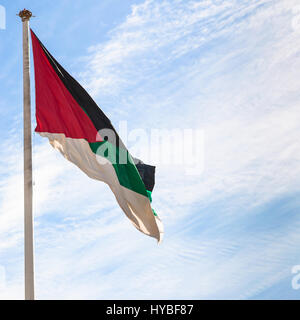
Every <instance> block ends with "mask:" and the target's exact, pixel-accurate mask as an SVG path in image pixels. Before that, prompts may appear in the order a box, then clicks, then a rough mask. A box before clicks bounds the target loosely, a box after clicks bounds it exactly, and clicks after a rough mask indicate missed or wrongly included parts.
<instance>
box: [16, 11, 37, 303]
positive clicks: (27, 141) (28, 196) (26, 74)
mask: <svg viewBox="0 0 300 320" xmlns="http://www.w3.org/2000/svg"><path fill="white" fill-rule="evenodd" d="M19 16H20V17H21V19H22V24H23V94H24V111H23V112H24V256H25V300H34V263H33V216H32V146H31V107H30V104H31V101H30V63H29V56H30V54H29V20H30V18H31V16H32V13H31V12H30V11H28V10H25V9H24V10H22V11H20V13H19Z"/></svg>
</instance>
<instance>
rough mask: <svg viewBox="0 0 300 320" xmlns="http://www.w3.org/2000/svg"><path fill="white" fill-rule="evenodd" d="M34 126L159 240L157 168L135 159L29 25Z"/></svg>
mask: <svg viewBox="0 0 300 320" xmlns="http://www.w3.org/2000/svg"><path fill="white" fill-rule="evenodd" d="M31 38H32V47H33V57H34V71H35V95H36V122H37V126H36V129H35V131H36V132H37V133H39V134H40V135H41V136H42V137H47V138H48V139H49V142H50V144H51V145H52V146H53V147H54V148H55V149H56V150H58V151H60V152H61V154H62V155H63V156H64V157H65V158H66V159H68V160H69V161H71V162H72V163H74V164H75V165H76V166H77V167H79V168H80V169H81V170H82V171H83V172H85V173H86V174H87V175H88V176H89V177H90V178H93V179H96V180H100V181H103V182H105V183H107V184H108V186H109V187H110V189H111V191H112V192H113V193H114V195H115V197H116V200H117V202H118V204H119V206H120V207H121V208H122V210H123V211H124V213H125V214H126V216H127V217H128V218H129V219H130V221H131V222H132V223H133V225H134V226H135V227H136V228H137V229H138V230H140V231H141V232H143V233H144V234H147V235H149V236H151V237H154V238H156V239H157V240H158V241H159V242H160V241H161V239H162V234H163V225H162V222H161V220H160V219H159V217H158V216H157V214H156V213H155V211H154V210H152V208H151V204H150V202H151V199H152V198H151V192H152V190H153V187H154V182H155V181H154V174H155V167H153V166H149V165H146V164H144V163H143V162H142V161H140V160H138V159H135V158H133V157H132V156H131V155H130V153H129V152H128V151H127V149H126V147H125V146H124V144H123V142H122V141H121V140H120V138H119V136H118V134H117V132H116V130H115V129H114V127H113V126H112V124H111V122H110V120H109V119H108V118H107V117H106V115H105V114H104V113H103V111H102V110H101V109H100V108H99V107H98V106H97V105H96V103H95V102H94V100H93V99H92V98H91V97H90V96H89V94H88V93H87V92H86V91H85V89H84V88H83V87H82V86H81V85H80V84H79V83H78V82H77V81H76V80H75V79H74V78H73V77H72V76H71V75H70V74H69V73H68V72H67V71H66V70H65V69H64V68H63V67H62V66H61V65H60V64H59V63H58V62H57V61H56V60H55V59H54V57H53V56H52V55H51V54H50V53H49V51H48V50H47V49H46V48H45V47H44V45H43V44H42V43H41V41H40V40H39V39H38V38H37V36H36V35H35V34H34V32H33V31H32V30H31Z"/></svg>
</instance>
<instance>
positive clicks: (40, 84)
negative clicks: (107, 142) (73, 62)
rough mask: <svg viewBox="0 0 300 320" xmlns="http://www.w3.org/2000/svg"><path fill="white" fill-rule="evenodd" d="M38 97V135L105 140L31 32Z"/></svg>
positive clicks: (94, 140) (92, 140)
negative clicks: (63, 135)
mask: <svg viewBox="0 0 300 320" xmlns="http://www.w3.org/2000/svg"><path fill="white" fill-rule="evenodd" d="M31 38H32V46H33V56H34V71H35V94H36V121H37V127H36V129H35V131H36V132H49V133H64V134H65V136H66V137H69V138H74V139H86V140H87V141H88V142H96V141H100V140H102V139H101V138H100V137H99V135H98V134H97V130H96V128H95V126H94V125H93V123H92V121H91V120H90V118H89V117H88V116H87V114H86V113H85V112H84V111H83V110H82V108H81V107H80V106H79V105H78V103H77V102H76V100H75V99H74V98H73V96H72V95H71V94H70V92H69V91H68V89H67V88H66V87H65V86H64V84H63V82H62V81H61V80H60V78H59V77H58V76H57V74H56V72H55V71H54V70H53V68H52V66H51V64H50V63H49V61H48V59H47V57H46V56H45V53H44V51H43V49H42V48H41V46H40V44H39V41H38V39H37V38H36V37H35V35H34V33H33V32H31Z"/></svg>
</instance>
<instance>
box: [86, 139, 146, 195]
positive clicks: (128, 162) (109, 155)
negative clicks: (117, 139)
mask: <svg viewBox="0 0 300 320" xmlns="http://www.w3.org/2000/svg"><path fill="white" fill-rule="evenodd" d="M89 145H90V147H91V149H92V151H93V152H94V153H95V154H98V155H99V156H101V157H105V158H106V159H107V160H109V161H110V162H111V164H112V165H113V167H114V169H115V171H116V174H117V177H118V180H119V182H120V185H121V186H123V187H125V188H128V189H130V190H132V191H135V192H137V193H140V194H142V195H144V196H146V197H148V194H147V190H146V188H145V185H144V182H143V180H142V179H141V177H140V174H139V172H138V170H137V168H136V166H135V164H134V163H133V160H132V158H131V156H130V154H129V153H128V151H127V150H124V149H122V148H117V147H116V146H115V145H113V144H111V143H110V142H108V141H100V142H93V143H89Z"/></svg>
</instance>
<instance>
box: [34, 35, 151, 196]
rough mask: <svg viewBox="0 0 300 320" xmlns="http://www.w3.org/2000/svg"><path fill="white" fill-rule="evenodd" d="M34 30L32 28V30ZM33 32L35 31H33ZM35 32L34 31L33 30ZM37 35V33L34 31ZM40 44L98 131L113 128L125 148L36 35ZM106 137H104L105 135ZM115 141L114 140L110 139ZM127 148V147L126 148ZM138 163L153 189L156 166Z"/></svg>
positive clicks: (119, 143) (136, 160)
mask: <svg viewBox="0 0 300 320" xmlns="http://www.w3.org/2000/svg"><path fill="white" fill-rule="evenodd" d="M31 31H32V30H31ZM32 32H33V31H32ZM33 33H34V32H33ZM34 35H35V36H36V34H35V33H34ZM36 38H37V39H38V41H39V44H40V46H41V48H42V49H43V51H44V52H45V55H46V57H47V59H48V61H49V63H50V64H51V66H52V68H53V70H54V71H55V72H56V74H57V75H58V77H59V78H60V80H61V81H62V83H63V84H64V85H65V87H66V88H67V89H68V91H69V92H70V94H71V95H72V96H73V98H74V99H75V100H76V101H77V103H78V104H79V106H80V107H81V108H82V109H83V110H84V111H85V112H86V114H87V115H88V117H89V118H90V119H91V121H92V123H93V124H94V126H95V128H96V129H97V131H99V130H102V129H111V130H113V131H114V133H115V138H116V139H115V143H116V147H117V148H120V147H121V148H124V149H126V147H125V146H124V144H123V142H122V141H121V139H120V138H119V136H118V134H117V132H116V130H115V128H114V127H113V125H112V124H111V122H110V120H109V119H108V118H107V116H106V115H105V114H104V113H103V112H102V110H101V109H100V108H99V107H98V105H97V104H96V102H95V101H94V100H93V99H92V97H91V96H90V95H89V94H88V93H87V92H86V90H85V89H84V88H83V87H82V86H81V85H80V84H79V83H78V82H77V81H76V80H75V79H74V78H73V77H72V76H71V75H70V74H69V73H68V72H67V71H66V70H65V69H64V68H63V67H62V66H61V65H60V64H59V63H58V62H57V61H56V59H55V58H54V57H53V56H52V55H51V53H50V52H49V51H48V50H47V49H46V48H45V46H44V45H43V43H42V42H41V41H40V39H39V38H38V37H37V36H36ZM103 138H104V137H103ZM109 142H111V143H114V141H109ZM126 150H127V149H126ZM134 161H135V163H136V168H137V170H138V171H139V174H140V176H141V179H142V180H143V182H144V184H145V187H146V189H147V190H149V191H152V190H153V188H154V183H155V167H154V166H150V165H147V164H144V163H143V162H141V161H140V160H138V159H134Z"/></svg>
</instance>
